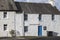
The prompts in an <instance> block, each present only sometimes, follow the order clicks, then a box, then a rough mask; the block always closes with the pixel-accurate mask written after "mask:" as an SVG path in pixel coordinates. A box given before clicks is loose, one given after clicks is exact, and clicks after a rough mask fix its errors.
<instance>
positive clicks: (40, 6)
mask: <svg viewBox="0 0 60 40" xmlns="http://www.w3.org/2000/svg"><path fill="white" fill-rule="evenodd" d="M15 4H16V6H17V8H18V9H19V10H22V11H24V12H25V13H41V14H51V13H53V14H59V11H58V10H57V8H56V7H52V5H50V4H47V3H27V2H15Z"/></svg>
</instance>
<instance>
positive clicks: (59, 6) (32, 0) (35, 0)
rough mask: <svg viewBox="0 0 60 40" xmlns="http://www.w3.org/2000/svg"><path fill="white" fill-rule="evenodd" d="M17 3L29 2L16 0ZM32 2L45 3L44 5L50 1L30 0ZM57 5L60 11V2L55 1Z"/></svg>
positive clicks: (58, 0)
mask: <svg viewBox="0 0 60 40" xmlns="http://www.w3.org/2000/svg"><path fill="white" fill-rule="evenodd" d="M15 1H18V2H27V0H15ZM29 1H30V2H43V3H46V2H48V0H38V1H37V0H29ZM55 5H56V7H57V9H59V10H60V0H55Z"/></svg>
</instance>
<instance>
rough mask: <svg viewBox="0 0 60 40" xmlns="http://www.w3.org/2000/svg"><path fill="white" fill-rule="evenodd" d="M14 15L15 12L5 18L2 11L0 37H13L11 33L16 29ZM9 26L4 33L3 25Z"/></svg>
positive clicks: (8, 13) (0, 14) (0, 13)
mask: <svg viewBox="0 0 60 40" xmlns="http://www.w3.org/2000/svg"><path fill="white" fill-rule="evenodd" d="M14 14H15V12H13V11H12V12H9V11H8V12H7V16H8V17H7V18H3V11H0V37H4V36H11V35H10V33H9V31H10V30H12V29H14ZM4 24H7V30H8V31H7V30H6V31H4V30H3V29H4V27H3V25H4Z"/></svg>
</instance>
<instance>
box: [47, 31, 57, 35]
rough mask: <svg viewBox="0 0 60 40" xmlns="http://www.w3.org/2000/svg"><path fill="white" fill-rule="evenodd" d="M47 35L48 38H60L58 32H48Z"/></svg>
mask: <svg viewBox="0 0 60 40" xmlns="http://www.w3.org/2000/svg"><path fill="white" fill-rule="evenodd" d="M47 35H48V36H58V33H57V32H53V31H47Z"/></svg>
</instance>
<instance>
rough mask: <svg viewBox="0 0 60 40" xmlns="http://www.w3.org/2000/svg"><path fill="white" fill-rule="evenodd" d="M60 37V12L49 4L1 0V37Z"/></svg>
mask: <svg viewBox="0 0 60 40" xmlns="http://www.w3.org/2000/svg"><path fill="white" fill-rule="evenodd" d="M11 30H15V31H16V32H15V33H16V36H60V12H59V11H58V10H57V8H56V7H55V6H52V5H51V4H47V3H26V2H14V0H0V37H11V34H10V31H11Z"/></svg>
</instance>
